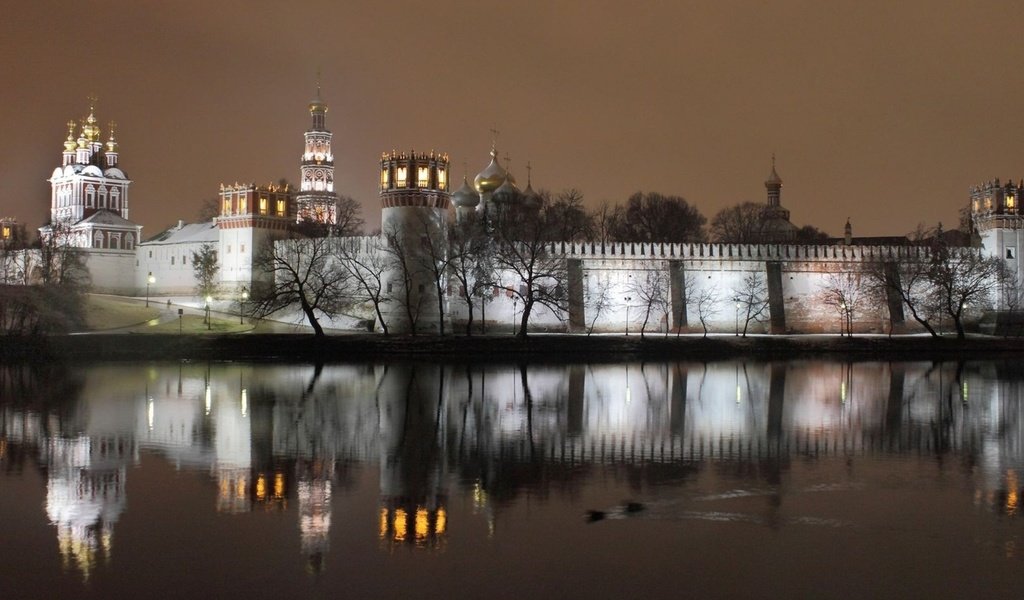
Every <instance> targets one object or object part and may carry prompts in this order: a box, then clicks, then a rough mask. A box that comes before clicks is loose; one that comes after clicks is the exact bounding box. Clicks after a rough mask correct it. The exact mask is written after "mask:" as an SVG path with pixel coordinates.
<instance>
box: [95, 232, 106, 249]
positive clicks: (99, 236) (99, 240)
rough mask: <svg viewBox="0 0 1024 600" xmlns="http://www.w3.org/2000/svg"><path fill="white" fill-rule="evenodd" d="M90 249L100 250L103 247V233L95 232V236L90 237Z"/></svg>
mask: <svg viewBox="0 0 1024 600" xmlns="http://www.w3.org/2000/svg"><path fill="white" fill-rule="evenodd" d="M92 247H93V248H102V247H103V232H102V231H97V232H96V233H95V234H93V236H92Z"/></svg>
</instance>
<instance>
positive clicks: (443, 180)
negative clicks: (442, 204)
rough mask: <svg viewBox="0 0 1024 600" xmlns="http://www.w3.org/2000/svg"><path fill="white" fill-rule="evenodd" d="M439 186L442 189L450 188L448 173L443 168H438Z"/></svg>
mask: <svg viewBox="0 0 1024 600" xmlns="http://www.w3.org/2000/svg"><path fill="white" fill-rule="evenodd" d="M437 187H438V189H442V190H444V189H447V188H448V174H447V173H445V171H444V169H442V168H438V169H437Z"/></svg>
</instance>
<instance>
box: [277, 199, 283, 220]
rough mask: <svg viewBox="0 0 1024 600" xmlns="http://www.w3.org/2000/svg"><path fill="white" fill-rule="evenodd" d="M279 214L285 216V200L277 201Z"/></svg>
mask: <svg viewBox="0 0 1024 600" xmlns="http://www.w3.org/2000/svg"><path fill="white" fill-rule="evenodd" d="M277 216H279V217H283V216H284V200H278V201H277Z"/></svg>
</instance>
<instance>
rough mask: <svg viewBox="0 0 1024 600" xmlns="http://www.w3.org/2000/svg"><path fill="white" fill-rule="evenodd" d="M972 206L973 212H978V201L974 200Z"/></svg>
mask: <svg viewBox="0 0 1024 600" xmlns="http://www.w3.org/2000/svg"><path fill="white" fill-rule="evenodd" d="M973 204H974V212H978V201H977V200H975V201H974V203H973Z"/></svg>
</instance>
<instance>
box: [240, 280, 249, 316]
mask: <svg viewBox="0 0 1024 600" xmlns="http://www.w3.org/2000/svg"><path fill="white" fill-rule="evenodd" d="M248 299H249V290H248V289H246V287H245V286H244V285H243V286H242V299H241V301H239V302H238V324H239V325H244V324H245V321H244V320H243V315H245V301H246V300H248Z"/></svg>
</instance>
